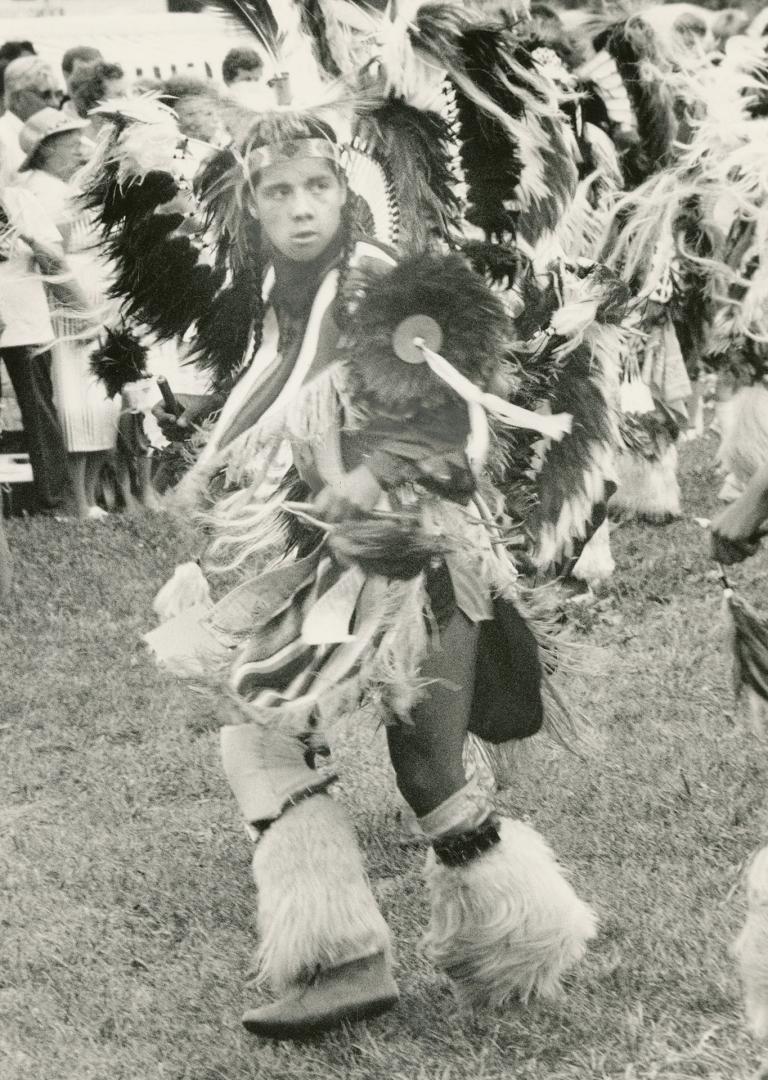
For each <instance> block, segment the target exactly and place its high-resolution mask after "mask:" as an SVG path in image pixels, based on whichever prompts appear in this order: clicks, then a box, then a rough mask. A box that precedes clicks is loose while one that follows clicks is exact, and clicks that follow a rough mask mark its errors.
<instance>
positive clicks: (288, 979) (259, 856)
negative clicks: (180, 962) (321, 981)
mask: <svg viewBox="0 0 768 1080" xmlns="http://www.w3.org/2000/svg"><path fill="white" fill-rule="evenodd" d="M253 876H254V880H255V882H256V885H257V887H258V890H259V909H258V929H259V937H260V944H259V950H258V957H257V959H258V966H259V972H260V975H261V976H262V977H263V978H264V979H265V980H266V981H268V982H269V984H270V985H271V987H272V989H273V990H274V991H275V993H277V994H285V993H286V992H288V991H289V990H290V989H291V988H293V987H295V986H296V985H300V984H308V983H309V982H311V980H312V979H313V978H314V977H315V975H316V974H317V973H318V972H319V971H325V970H328V969H331V968H337V967H341V966H342V965H344V964H349V963H351V962H352V961H355V960H359V959H362V958H364V957H369V956H374V955H375V954H377V953H382V952H383V953H384V954H385V957H386V958H387V959H388V958H389V957H390V955H391V943H390V936H389V929H388V927H387V924H386V923H385V922H384V919H383V917H382V915H381V913H380V911H379V909H378V907H377V906H376V901H375V899H374V897H373V893H372V892H371V889H370V886H369V884H368V880H367V878H366V875H365V870H364V868H363V862H362V857H361V855H360V850H359V848H358V844H357V837H356V836H355V832H354V829H353V827H352V823H351V822H350V820H349V818H348V816H347V814H346V811H345V810H344V809H343V807H341V806H339V805H338V803H336V802H334V800H333V799H331V798H330V796H328V795H314V796H312V797H311V798H309V799H306V800H304V801H303V802H301V803H299V804H298V805H296V806H293V807H292V808H291V809H289V810H288V811H287V812H286V813H284V814H283V815H282V816H281V817H280V818H278V820H277V821H275V822H274V824H272V825H271V826H270V828H269V829H267V831H266V832H265V833H264V835H263V837H262V839H261V840H260V841H259V843H258V844H257V845H256V850H255V853H254V856H253Z"/></svg>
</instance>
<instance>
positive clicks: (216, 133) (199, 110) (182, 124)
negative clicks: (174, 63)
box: [158, 75, 229, 146]
mask: <svg viewBox="0 0 768 1080" xmlns="http://www.w3.org/2000/svg"><path fill="white" fill-rule="evenodd" d="M158 90H159V93H160V100H161V101H163V102H164V103H165V104H166V105H170V107H171V108H172V109H173V111H174V112H175V113H176V116H177V117H178V121H179V128H180V129H181V131H182V132H183V133H184V134H185V135H188V136H189V137H190V138H192V139H201V140H202V141H203V142H207V143H210V144H211V145H212V146H225V145H226V144H227V143H228V142H229V133H228V132H227V130H226V127H225V120H224V115H225V112H226V108H225V103H224V102H223V101H222V99H221V96H220V94H219V93H218V91H217V90H216V87H215V86H214V85H213V84H212V83H210V82H208V81H207V80H206V79H199V78H197V77H196V76H194V75H175V76H173V78H170V79H166V80H165V81H164V82H162V83H160V85H159V86H158Z"/></svg>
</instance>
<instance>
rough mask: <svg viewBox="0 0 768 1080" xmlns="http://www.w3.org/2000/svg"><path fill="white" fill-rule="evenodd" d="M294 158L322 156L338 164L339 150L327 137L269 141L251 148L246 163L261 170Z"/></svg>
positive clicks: (254, 168) (253, 168)
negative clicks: (266, 144)
mask: <svg viewBox="0 0 768 1080" xmlns="http://www.w3.org/2000/svg"><path fill="white" fill-rule="evenodd" d="M296 158H324V159H325V160H326V161H332V162H333V163H334V164H335V165H338V164H339V163H340V150H339V147H338V146H337V145H336V144H335V143H332V142H331V141H330V140H329V139H301V138H299V139H286V140H285V142H279V143H270V144H269V145H268V146H258V147H256V148H255V149H254V150H251V152H250V154H249V155H248V164H249V165H250V167H251V169H252V170H254V171H256V172H261V170H262V169H267V168H269V166H270V165H282V164H284V163H285V162H286V161H295V160H296Z"/></svg>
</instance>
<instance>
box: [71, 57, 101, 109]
mask: <svg viewBox="0 0 768 1080" xmlns="http://www.w3.org/2000/svg"><path fill="white" fill-rule="evenodd" d="M103 59H104V57H103V56H102V55H101V53H100V52H99V50H98V49H95V48H94V47H93V45H73V46H72V48H71V49H67V51H66V52H65V53H64V55H63V56H62V58H61V73H62V75H63V76H64V83H65V85H66V87H67V93H66V96H65V98H64V102H63V104H62V108H63V109H66V111H67V112H69V113H73V114H74V113H75V107H74V104H73V103H72V76H73V75H74V74H75V72H76V71H77V70H78V68H80V67H82V66H83V64H93V63H95V62H97V61H99V60H103Z"/></svg>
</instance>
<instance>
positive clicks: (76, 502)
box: [67, 453, 90, 518]
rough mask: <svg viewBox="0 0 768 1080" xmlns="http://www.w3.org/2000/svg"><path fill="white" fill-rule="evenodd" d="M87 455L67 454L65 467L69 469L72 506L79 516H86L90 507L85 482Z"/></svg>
mask: <svg viewBox="0 0 768 1080" xmlns="http://www.w3.org/2000/svg"><path fill="white" fill-rule="evenodd" d="M87 456H88V455H87V454H81V453H76V454H67V467H68V469H69V480H70V484H71V487H72V497H73V508H74V512H75V514H76V515H77V517H79V518H87V517H88V510H89V509H90V506H89V503H88V495H87V493H86V483H85V474H86V458H87Z"/></svg>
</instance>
